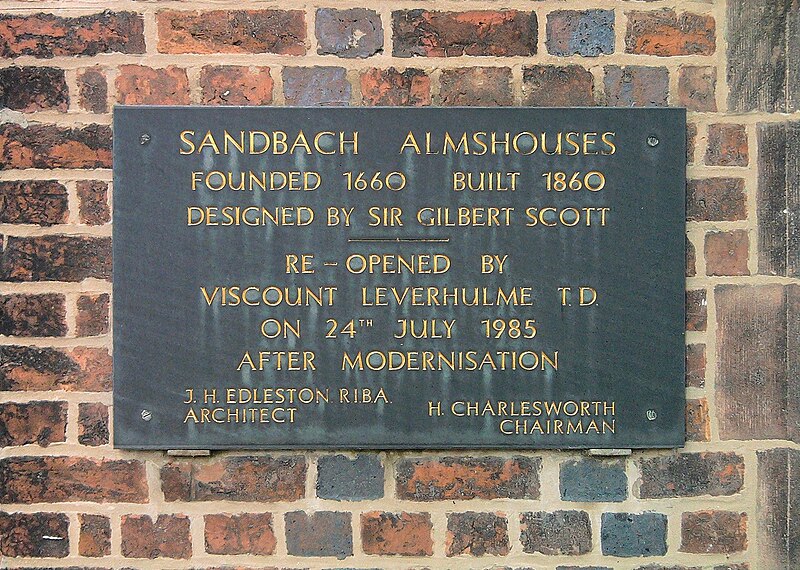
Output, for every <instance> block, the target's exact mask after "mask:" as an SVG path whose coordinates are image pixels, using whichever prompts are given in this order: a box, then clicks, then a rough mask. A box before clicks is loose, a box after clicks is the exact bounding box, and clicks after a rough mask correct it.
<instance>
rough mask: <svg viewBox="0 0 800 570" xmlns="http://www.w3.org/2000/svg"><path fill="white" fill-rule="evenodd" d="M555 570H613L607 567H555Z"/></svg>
mask: <svg viewBox="0 0 800 570" xmlns="http://www.w3.org/2000/svg"><path fill="white" fill-rule="evenodd" d="M556 570H614V569H613V568H609V567H608V566H556Z"/></svg>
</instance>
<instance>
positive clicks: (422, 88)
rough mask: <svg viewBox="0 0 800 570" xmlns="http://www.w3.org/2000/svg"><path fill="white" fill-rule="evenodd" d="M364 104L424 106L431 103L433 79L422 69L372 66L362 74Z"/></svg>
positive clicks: (362, 98)
mask: <svg viewBox="0 0 800 570" xmlns="http://www.w3.org/2000/svg"><path fill="white" fill-rule="evenodd" d="M360 80H361V101H362V104H363V105H376V106H377V105H381V106H401V105H402V106H424V105H430V104H431V79H430V77H428V76H427V75H426V73H425V72H424V71H423V70H421V69H406V70H404V71H398V70H397V69H395V68H394V67H390V68H389V69H377V68H372V69H368V70H367V71H365V72H363V73H362V74H361V78H360Z"/></svg>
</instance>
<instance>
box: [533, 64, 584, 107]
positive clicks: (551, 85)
mask: <svg viewBox="0 0 800 570" xmlns="http://www.w3.org/2000/svg"><path fill="white" fill-rule="evenodd" d="M522 104H523V105H530V106H534V107H566V106H574V107H589V106H592V105H595V104H596V103H595V98H594V77H593V76H592V73H591V71H589V70H588V69H584V68H583V67H581V66H580V65H563V66H556V65H532V66H527V67H523V68H522Z"/></svg>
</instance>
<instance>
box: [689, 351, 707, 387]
mask: <svg viewBox="0 0 800 570" xmlns="http://www.w3.org/2000/svg"><path fill="white" fill-rule="evenodd" d="M705 385H706V345H704V344H690V345H688V346H687V347H686V386H687V387H692V388H702V387H703V386H705Z"/></svg>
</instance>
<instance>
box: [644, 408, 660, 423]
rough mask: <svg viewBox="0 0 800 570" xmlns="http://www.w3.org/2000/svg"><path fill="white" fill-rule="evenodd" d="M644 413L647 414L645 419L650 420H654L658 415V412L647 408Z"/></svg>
mask: <svg viewBox="0 0 800 570" xmlns="http://www.w3.org/2000/svg"><path fill="white" fill-rule="evenodd" d="M646 415H647V419H648V420H650V421H651V422H652V421H655V419H656V418H657V417H658V413H656V411H655V410H647V414H646Z"/></svg>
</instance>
